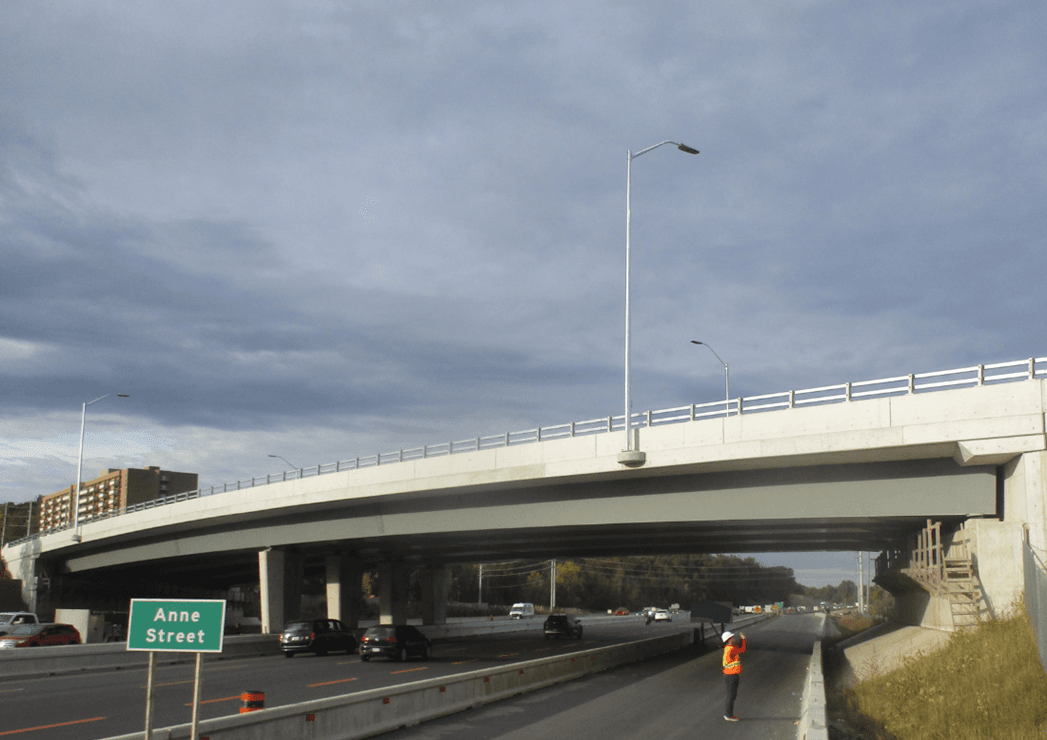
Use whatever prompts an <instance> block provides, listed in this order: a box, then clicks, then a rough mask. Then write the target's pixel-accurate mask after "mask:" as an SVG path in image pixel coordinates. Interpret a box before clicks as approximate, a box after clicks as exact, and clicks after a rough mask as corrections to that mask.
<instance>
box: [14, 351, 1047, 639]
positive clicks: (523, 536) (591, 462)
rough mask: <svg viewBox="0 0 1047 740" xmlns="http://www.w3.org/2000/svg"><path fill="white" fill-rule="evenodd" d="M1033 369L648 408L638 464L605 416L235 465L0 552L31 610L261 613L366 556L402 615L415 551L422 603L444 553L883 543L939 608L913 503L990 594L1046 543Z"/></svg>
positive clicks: (354, 584)
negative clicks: (917, 575)
mask: <svg viewBox="0 0 1047 740" xmlns="http://www.w3.org/2000/svg"><path fill="white" fill-rule="evenodd" d="M1045 378H1047V358H1042V359H1035V360H1028V361H1022V362H1021V363H1002V364H1000V365H995V366H977V367H974V368H965V369H960V370H953V371H947V372H942V373H926V374H922V375H911V376H902V377H900V378H891V379H886V380H880V381H866V382H862V383H853V384H852V383H846V384H841V385H839V386H831V387H827V388H820V389H813V390H808V391H795V392H794V391H790V392H787V393H782V394H773V395H769V396H760V397H755V398H745V399H735V400H734V401H732V403H731V404H730V405H729V407H725V404H724V402H720V403H719V404H718V408H717V407H716V406H717V405H716V404H709V405H706V406H689V407H682V408H679V409H670V410H667V411H662V412H648V413H646V414H639V415H636V418H634V419H633V420H631V425H630V426H631V430H630V433H631V434H633V435H634V439H635V442H636V443H635V444H634V445H633V447H634V449H636V450H639V451H642V452H643V453H644V457H645V459H644V461H643V463H642V464H640V465H635V464H632V463H633V462H634V461H633V460H629V461H628V462H630V464H628V465H624V464H622V463H621V462H620V459H621V458H620V453H621V451H622V448H623V446H624V444H623V443H624V441H625V440H624V433H625V431H624V425H623V424H622V419H621V417H618V419H617V425H616V419H614V418H609V419H606V420H595V421H593V422H584V423H578V424H570V425H563V426H561V427H555V428H549V429H542V430H536V431H535V434H533V438H534V441H533V443H531V444H520V443H517V442H520V440H519V439H514V437H513V435H504V436H503V437H489V438H479V439H477V440H475V444H468V445H467V444H464V443H460V442H459V443H450V444H448V445H444V446H442V447H440V446H438V447H436V448H421V449H420V450H412V451H401V452H399V453H394V454H393V455H383V456H376V457H375V458H373V459H372V461H369V460H367V459H364V460H362V461H361V460H360V459H357V460H355V461H346V462H344V463H337V464H334V465H333V466H320V467H318V468H316V469H315V473H314V474H312V475H306V474H305V472H304V471H296V473H295V474H294V475H292V476H291V477H290V478H288V476H286V475H285V476H278V478H280V479H279V480H275V481H274V480H273V479H272V478H271V477H269V478H267V479H264V480H260V479H252V480H251V481H250V485H249V486H248V485H247V482H244V481H241V482H240V483H238V484H236V486H235V487H233V490H228V489H229V488H230V487H229V486H225V487H224V488H225V489H226V490H223V491H221V492H217V491H215V492H214V495H198V496H197V497H194V498H189V499H188V500H184V501H172V502H170V503H168V505H163V506H154V507H152V508H144V509H141V510H137V511H129V512H128V513H125V514H124V515H122V516H118V517H114V518H110V519H105V520H101V521H92V522H88V523H85V524H83V525H82V527H81V528H80V531H79V532H78V533H76V534H75V535H74V533H73V532H72V530H65V531H59V532H54V533H48V534H44V535H41V536H38V537H35V538H33V539H30V540H27V541H22V542H18V543H14V544H13V545H11V546H9V547H6V548H5V549H4V553H3V554H4V558H5V560H6V561H7V562H8V564H9V567H10V568H11V570H12V571H13V572H14V574H15V577H16V578H21V579H22V581H23V584H24V593H25V596H26V600H27V602H30V603H32V604H34V605H35V606H37V607H38V608H39V609H40V610H41V611H47V609H48V608H50V607H53V606H64V605H69V604H62V603H59V602H61V601H62V600H63V599H68V598H70V596H69V595H70V594H71V593H73V592H75V591H76V590H77V584H81V586H80V590H81V592H82V591H83V590H84V589H85V588H87V589H89V588H90V587H91V586H90V584H97V583H98V582H101V581H104V582H108V583H114V582H117V583H123V584H141V586H142V587H145V585H146V584H150V585H152V584H155V583H157V582H160V583H164V584H168V585H169V586H171V587H174V588H182V589H213V590H216V591H217V590H223V589H226V588H228V587H230V586H232V585H235V584H244V583H251V582H255V583H260V585H261V588H262V607H263V623H264V624H265V625H266V626H267V627H268V628H270V629H278V628H279V627H280V625H281V624H282V623H283V621H284V620H285V619H287V618H291V617H293V616H294V615H295V612H296V609H297V604H298V603H299V601H300V589H301V581H302V577H303V574H304V573H310V572H311V573H322V574H324V576H325V578H326V581H327V588H328V604H329V609H330V611H331V613H332V616H340V617H341V618H343V619H347V620H349V621H354V620H355V619H356V618H357V610H358V608H359V607H358V605H359V595H360V579H361V574H362V573H363V572H365V571H367V570H377V571H378V573H379V587H380V593H381V596H382V599H381V602H382V605H383V606H382V609H383V614H382V618H383V619H384V620H391V621H399V620H400V619H402V617H403V612H404V609H405V605H406V584H407V577H408V573H409V572H410V570H411V569H418V568H421V569H422V572H423V574H424V578H423V582H424V592H425V598H424V602H425V604H424V611H425V615H426V619H427V620H428V621H431V622H433V621H435V622H439V621H441V620H442V618H443V617H442V611H443V609H442V605H443V604H444V603H445V602H446V593H447V576H446V572H447V571H446V568H445V566H446V565H447V564H449V563H456V562H484V561H490V560H505V559H511V558H536V559H537V558H553V557H584V556H594V555H640V554H643V555H648V554H657V553H680V554H682V553H698V552H702V553H729V552H780V551H817V550H826V551H829V550H840V551H843V550H847V551H856V550H870V551H876V550H883V551H885V552H890V553H892V554H893V559H892V560H891V562H890V563H888V565H889V567H892V568H894V569H895V570H899V571H905V573H902V574H901V575H900V576H899V577H895V578H892V577H889V576H890V575H891V574H884V575H885V577H884V579H883V581H882V582H883V583H884V584H885V585H887V586H888V587H889V588H891V589H892V590H894V591H895V592H896V594H895V595H896V597H897V598H898V599H899V603H900V604H901V605H902V608H903V611H904V612H905V614H906V615H907V617H908V619H909V620H910V621H913V622H914V623H917V624H926V625H930V626H942V627H949V626H951V625H949V624H947V623H946V622H947V621H948V620H947V616H948V610H947V606H946V605H943V603H942V596H941V594H937V595H936V594H934V593H930V592H929V591H928V590H927V589H926V588H923V589H921V588H920V587H919V583H918V579H917V581H914V580H913V579H912V578H910V577H909V576H911V575H912V572H911V566H912V565H913V562H911V561H912V560H913V558H915V559H916V560H919V558H920V557H921V555H920V552H916V550H917V549H919V550H921V551H923V550H926V547H924V545H921V546H920V547H919V548H915V547H910V546H909V545H907V544H905V543H907V542H908V541H909V540H910V539H911V538H912V537H913V536H914V535H916V534H917V533H919V532H920V531H921V530H922V529H923V528H925V527H926V525H927V524H928V521H930V522H932V523H934V524H935V525H936V527H937V531H939V532H940V534H941V537H940V540H939V542H938V557H947V556H949V555H950V554H952V555H953V556H956V555H957V554H958V553H959V554H962V555H963V556H964V557H966V558H967V559H968V560H972V561H974V562H976V564H977V567H976V570H977V579H978V582H979V587H980V590H981V593H982V596H983V599H984V601H985V603H986V604H988V605H990V606H995V607H996V608H1000V607H1004V606H1006V605H1008V604H1010V603H1011V602H1013V601H1014V599H1015V598H1016V597H1017V596H1018V595H1020V593H1021V591H1022V587H1023V578H1022V542H1023V540H1026V541H1028V542H1030V544H1032V545H1033V546H1034V547H1036V548H1039V549H1041V550H1047V525H1045V515H1044V509H1045V502H1047V485H1045V481H1044V474H1043V470H1044V462H1045V458H1044V455H1045V454H1047V453H1045V450H1047V438H1045V411H1047V387H1045V383H1044V379H1045ZM456 445H457V449H455V447H456ZM463 446H466V447H468V446H471V447H472V449H468V450H464V451H463V450H462V449H461V448H462V447H463ZM452 452H453V453H456V454H448V453H452ZM390 458H391V459H390ZM369 462H370V463H371V464H368V463H369ZM379 463H380V464H379ZM310 472H312V471H310ZM237 489H239V490H237ZM212 490H213V489H212ZM205 493H206V492H205ZM960 550H962V553H960V552H959V551H960ZM917 565H921V563H917ZM922 565H926V563H922ZM895 575H898V574H895ZM914 583H915V584H916V586H913V584H914ZM85 584H86V585H85ZM129 588H132V589H133V588H136V586H133V585H132V586H129ZM931 591H933V589H931ZM139 595H142V594H139Z"/></svg>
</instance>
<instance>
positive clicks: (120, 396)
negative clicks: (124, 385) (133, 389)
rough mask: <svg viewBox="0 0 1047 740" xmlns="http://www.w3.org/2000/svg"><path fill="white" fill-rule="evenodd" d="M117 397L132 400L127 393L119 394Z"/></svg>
mask: <svg viewBox="0 0 1047 740" xmlns="http://www.w3.org/2000/svg"><path fill="white" fill-rule="evenodd" d="M116 397H117V398H130V397H131V396H130V395H128V394H127V393H117V394H116Z"/></svg>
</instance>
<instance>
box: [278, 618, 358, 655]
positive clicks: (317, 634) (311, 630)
mask: <svg viewBox="0 0 1047 740" xmlns="http://www.w3.org/2000/svg"><path fill="white" fill-rule="evenodd" d="M280 648H281V649H282V650H283V651H284V657H285V658H290V657H293V656H294V655H295V654H297V653H315V654H316V655H327V654H328V653H329V652H332V651H335V650H344V651H345V652H347V653H355V652H356V638H355V637H353V633H352V632H351V631H350V629H349V628H348V627H346V626H345V624H343V623H342V622H341V621H339V620H337V619H311V620H301V621H296V622H291V623H289V624H288V625H287V626H286V627H284V631H283V632H282V633H281V635H280Z"/></svg>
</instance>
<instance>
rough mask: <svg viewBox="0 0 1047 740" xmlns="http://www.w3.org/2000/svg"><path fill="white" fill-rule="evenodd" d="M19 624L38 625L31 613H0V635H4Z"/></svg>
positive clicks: (38, 622)
mask: <svg viewBox="0 0 1047 740" xmlns="http://www.w3.org/2000/svg"><path fill="white" fill-rule="evenodd" d="M20 624H40V620H39V619H37V618H36V615H35V614H33V612H0V635H6V634H7V633H8V632H10V631H11V629H12V628H13V627H16V626H18V625H20Z"/></svg>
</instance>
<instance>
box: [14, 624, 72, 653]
mask: <svg viewBox="0 0 1047 740" xmlns="http://www.w3.org/2000/svg"><path fill="white" fill-rule="evenodd" d="M79 644H80V632H79V630H77V629H76V627H74V626H73V625H71V624H25V625H21V626H19V627H15V628H14V629H12V630H11V631H10V632H9V633H8V634H6V635H3V636H2V637H0V650H3V649H4V648H18V647H40V646H48V645H79Z"/></svg>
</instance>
